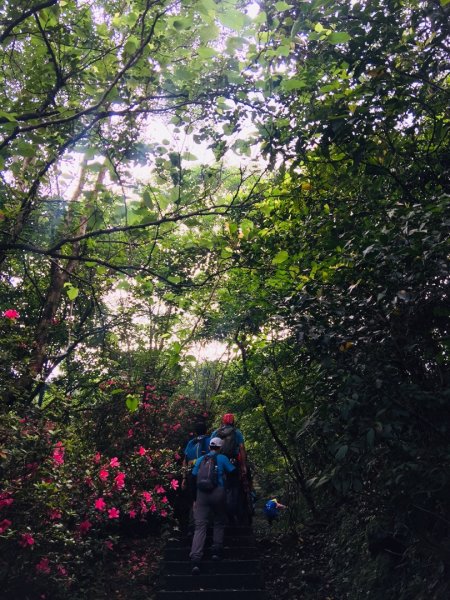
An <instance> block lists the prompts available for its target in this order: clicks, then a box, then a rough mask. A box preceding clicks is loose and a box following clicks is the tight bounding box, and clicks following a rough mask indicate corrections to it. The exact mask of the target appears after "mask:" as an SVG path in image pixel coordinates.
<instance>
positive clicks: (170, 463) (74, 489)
mask: <svg viewBox="0 0 450 600" xmlns="http://www.w3.org/2000/svg"><path fill="white" fill-rule="evenodd" d="M114 390H115V391H117V390H119V393H116V394H112V392H113V391H114ZM103 393H104V395H105V396H106V397H107V398H108V401H107V404H105V413H104V414H101V415H100V419H99V418H98V417H99V415H98V412H97V413H95V414H91V415H89V416H83V417H81V418H78V420H77V421H76V422H74V423H69V424H67V425H64V427H63V426H62V425H61V424H58V421H60V419H59V417H58V416H57V415H54V419H53V420H52V421H50V420H49V419H48V418H45V417H44V416H43V415H42V413H39V414H35V415H33V416H27V417H25V418H20V417H19V416H18V415H17V414H14V413H13V412H10V413H9V414H7V415H4V416H3V417H1V420H0V439H3V440H4V447H3V448H2V449H0V457H1V458H0V460H1V461H2V462H1V463H0V464H1V468H2V474H3V477H2V480H3V483H2V486H1V487H0V547H1V551H0V556H1V557H2V558H0V574H1V573H7V578H6V581H5V582H4V587H6V589H7V590H10V594H11V595H10V596H9V597H11V598H13V597H28V596H27V595H28V594H30V596H29V597H30V598H31V597H35V596H34V595H36V597H39V595H37V594H38V593H40V592H42V590H45V593H47V592H49V591H50V592H52V593H54V594H55V596H56V597H58V598H65V597H73V593H74V592H73V590H74V587H75V588H76V586H77V585H79V583H78V582H79V581H80V578H81V579H82V580H86V573H87V572H89V569H90V568H92V567H91V566H92V564H93V561H92V559H93V558H94V557H95V559H96V561H98V559H102V560H103V559H104V558H105V556H106V555H107V553H110V552H113V553H114V551H115V549H116V547H117V543H118V540H119V535H120V534H121V532H123V530H124V529H123V528H124V527H128V526H129V525H130V524H133V523H134V524H135V528H139V527H141V526H142V527H147V528H148V526H149V525H151V526H152V531H154V532H157V531H158V529H160V528H161V526H164V523H168V522H169V521H170V520H171V519H173V515H174V503H175V502H176V499H177V496H178V489H179V486H180V462H181V456H180V448H181V447H182V446H183V445H184V443H185V442H186V439H187V437H188V435H189V431H188V429H189V427H187V428H186V425H187V426H190V425H191V423H192V420H193V418H194V417H193V415H194V414H195V413H198V411H199V407H198V405H197V404H196V403H195V402H194V401H191V400H188V399H187V398H185V397H169V396H164V395H160V394H158V393H157V392H156V388H155V387H154V386H147V389H146V390H131V391H130V390H129V389H125V390H122V388H121V387H120V386H117V385H116V384H110V385H108V388H107V390H105V391H104V392H103ZM130 393H134V394H135V395H136V396H138V397H140V398H141V401H140V403H139V406H138V408H137V409H136V410H134V411H133V412H130V411H129V410H128V409H127V408H126V406H125V402H124V400H125V397H126V396H127V395H128V396H129V395H130ZM102 410H103V409H102ZM172 415H177V420H176V421H174V419H173V417H172ZM99 424H100V425H99ZM96 561H94V563H95V562H96ZM31 590H35V592H31ZM7 597H8V596H7Z"/></svg>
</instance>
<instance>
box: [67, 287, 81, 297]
mask: <svg viewBox="0 0 450 600" xmlns="http://www.w3.org/2000/svg"><path fill="white" fill-rule="evenodd" d="M66 286H67V290H66V291H67V297H68V298H69V300H75V298H76V297H77V296H78V294H79V293H80V290H79V289H78V288H76V287H74V286H73V285H71V284H70V283H69V284H66Z"/></svg>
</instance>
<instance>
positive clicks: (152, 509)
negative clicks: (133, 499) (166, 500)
mask: <svg viewBox="0 0 450 600" xmlns="http://www.w3.org/2000/svg"><path fill="white" fill-rule="evenodd" d="M150 510H151V511H152V512H156V504H152V505H151V506H150Z"/></svg>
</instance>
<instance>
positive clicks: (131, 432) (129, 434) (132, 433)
mask: <svg viewBox="0 0 450 600" xmlns="http://www.w3.org/2000/svg"><path fill="white" fill-rule="evenodd" d="M127 435H128V437H129V438H132V437H133V435H134V431H133V430H132V429H129V430H128V434H127Z"/></svg>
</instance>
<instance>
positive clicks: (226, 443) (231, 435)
mask: <svg viewBox="0 0 450 600" xmlns="http://www.w3.org/2000/svg"><path fill="white" fill-rule="evenodd" d="M217 435H218V437H220V439H221V440H222V441H223V444H222V448H221V449H220V453H221V454H224V455H225V456H227V457H228V458H236V429H235V428H234V427H233V425H222V427H220V428H219V429H218V430H217Z"/></svg>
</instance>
